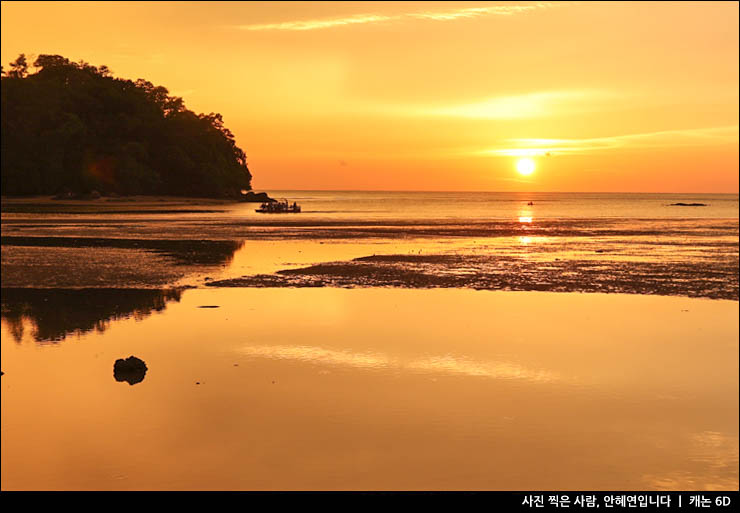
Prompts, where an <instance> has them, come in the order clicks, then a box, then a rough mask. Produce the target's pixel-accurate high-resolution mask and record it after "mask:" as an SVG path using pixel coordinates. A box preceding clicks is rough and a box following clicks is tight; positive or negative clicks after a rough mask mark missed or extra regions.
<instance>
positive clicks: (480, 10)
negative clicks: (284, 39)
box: [237, 2, 554, 31]
mask: <svg viewBox="0 0 740 513" xmlns="http://www.w3.org/2000/svg"><path fill="white" fill-rule="evenodd" d="M550 7H554V5H553V4H551V3H548V2H544V3H542V2H541V3H536V4H529V5H498V6H490V7H468V8H465V9H456V10H452V11H441V12H434V11H420V12H412V13H406V14H396V15H384V14H355V15H352V16H345V17H343V18H324V19H318V20H298V21H284V22H280V23H265V24H256V25H238V26H237V28H239V29H241V30H292V31H302V30H319V29H326V28H333V27H341V26H346V25H362V24H367V23H379V22H385V21H399V20H408V19H418V20H431V21H451V20H458V19H466V18H467V19H470V18H477V17H481V16H512V15H515V14H522V13H526V12H531V11H535V10H538V9H546V8H550Z"/></svg>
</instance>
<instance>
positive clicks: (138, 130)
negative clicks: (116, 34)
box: [0, 54, 252, 199]
mask: <svg viewBox="0 0 740 513" xmlns="http://www.w3.org/2000/svg"><path fill="white" fill-rule="evenodd" d="M31 71H33V72H31ZM31 71H29V64H28V63H27V61H26V56H25V55H24V54H21V55H20V56H19V57H18V58H17V59H16V60H15V61H14V62H12V63H10V65H9V70H7V71H6V70H5V68H4V67H3V70H2V89H1V91H2V148H1V151H2V166H1V167H0V170H1V174H2V179H1V185H2V194H3V195H6V196H22V195H46V194H48V195H57V196H58V197H65V196H67V197H83V198H84V197H88V198H90V197H93V198H94V197H97V196H98V195H116V194H117V195H135V194H136V195H169V196H198V197H213V198H234V199H240V198H243V197H244V195H245V194H246V193H247V191H250V190H251V179H252V175H251V173H250V172H249V169H248V168H247V157H246V155H245V153H244V151H242V149H241V148H239V147H238V146H237V145H236V143H235V141H234V135H233V134H232V133H231V131H229V129H228V128H226V127H225V126H224V124H223V118H222V117H221V114H217V113H210V114H196V113H194V112H192V111H190V110H188V109H186V108H185V105H184V104H183V100H182V98H178V97H176V96H170V94H169V91H168V90H167V89H166V88H164V87H161V86H155V85H153V84H152V83H151V82H148V81H146V80H144V79H138V80H136V81H132V80H125V79H120V78H114V77H113V76H112V75H111V71H110V70H109V69H108V67H107V66H100V67H96V66H92V65H90V64H88V63H86V62H84V61H80V62H72V61H70V60H69V59H67V58H65V57H62V56H59V55H40V56H39V57H38V58H37V59H36V60H35V61H34V63H33V65H32V70H31Z"/></svg>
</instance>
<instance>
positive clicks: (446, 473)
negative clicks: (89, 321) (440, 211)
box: [1, 288, 738, 490]
mask: <svg viewBox="0 0 740 513" xmlns="http://www.w3.org/2000/svg"><path fill="white" fill-rule="evenodd" d="M51 293H53V292H51V291H50V294H51ZM155 304H158V305H159V308H150V309H148V310H147V309H146V308H143V309H140V310H139V311H138V312H137V313H134V314H131V315H118V316H111V317H109V318H108V320H107V321H101V322H98V323H97V325H94V326H88V328H87V329H83V330H78V331H69V332H67V333H64V332H62V336H57V337H56V340H52V339H51V338H50V337H47V339H46V340H44V339H43V337H41V338H40V337H38V329H39V326H42V327H43V323H44V322H47V323H48V322H57V323H59V322H62V323H63V321H60V320H59V319H56V320H54V319H49V317H48V315H49V314H48V312H47V313H46V314H45V315H46V317H45V316H44V315H42V314H39V312H40V311H41V312H43V311H42V310H37V311H35V315H36V317H34V312H30V313H29V314H28V315H26V316H25V317H24V316H20V317H19V318H14V320H12V322H11V321H10V320H9V318H8V317H7V316H6V317H5V318H4V319H3V322H2V366H3V371H4V373H5V375H4V376H3V377H2V381H1V383H2V399H3V400H2V473H1V475H2V488H3V489H4V490H12V489H80V490H90V489H127V490H128V489H195V490H213V489H241V490H299V489H322V490H341V489H353V490H357V489H364V490H378V489H406V490H410V489H417V490H459V489H493V490H537V489H539V490H558V489H560V490H573V489H594V490H598V489H605V490H610V489H611V490H613V489H623V490H629V489H636V490H645V489H737V486H738V310H737V302H735V301H724V300H709V299H692V298H685V297H653V296H637V295H622V294H609V295H605V294H577V293H566V294H563V293H546V292H492V291H474V290H460V289H437V290H405V289H387V288H375V289H337V288H322V289H287V288H264V289H254V288H243V289H223V288H214V289H192V290H185V291H182V292H181V293H180V294H177V295H172V296H169V297H167V298H164V299H163V300H162V301H161V302H160V303H156V302H155ZM204 306H209V307H211V308H200V307H204ZM213 307H217V308H213ZM93 316H94V315H93ZM130 355H135V356H137V357H138V358H141V359H142V360H144V361H145V362H146V365H147V367H148V370H147V372H146V374H145V376H144V379H143V380H142V381H141V382H139V383H136V384H134V385H129V384H128V383H126V382H125V381H120V382H119V381H116V379H114V376H113V364H114V362H115V360H117V359H118V358H126V357H128V356H130Z"/></svg>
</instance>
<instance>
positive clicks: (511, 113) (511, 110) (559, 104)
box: [412, 90, 620, 119]
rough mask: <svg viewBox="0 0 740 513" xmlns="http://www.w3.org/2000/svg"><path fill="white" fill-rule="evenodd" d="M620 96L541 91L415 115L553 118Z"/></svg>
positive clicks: (599, 92) (598, 92) (419, 111)
mask: <svg viewBox="0 0 740 513" xmlns="http://www.w3.org/2000/svg"><path fill="white" fill-rule="evenodd" d="M619 96H620V95H618V94H616V93H613V92H611V91H602V90H579V91H541V92H536V93H528V94H521V95H515V96H499V97H495V98H489V99H487V100H483V101H479V102H475V103H467V104H461V105H452V106H443V107H421V108H416V109H414V110H413V112H412V114H416V115H428V116H445V117H462V118H472V119H514V118H533V117H543V116H551V115H554V114H557V113H558V112H568V113H570V114H573V113H574V112H583V111H588V110H593V108H594V106H595V105H596V104H599V103H602V104H603V103H604V102H609V101H611V100H613V99H614V98H617V97H619Z"/></svg>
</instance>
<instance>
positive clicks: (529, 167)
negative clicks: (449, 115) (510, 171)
mask: <svg viewBox="0 0 740 513" xmlns="http://www.w3.org/2000/svg"><path fill="white" fill-rule="evenodd" d="M534 168H535V165H534V160H532V159H529V158H526V159H519V160H517V162H516V170H517V171H518V172H519V174H520V175H522V176H529V175H531V174H532V173H534Z"/></svg>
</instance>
